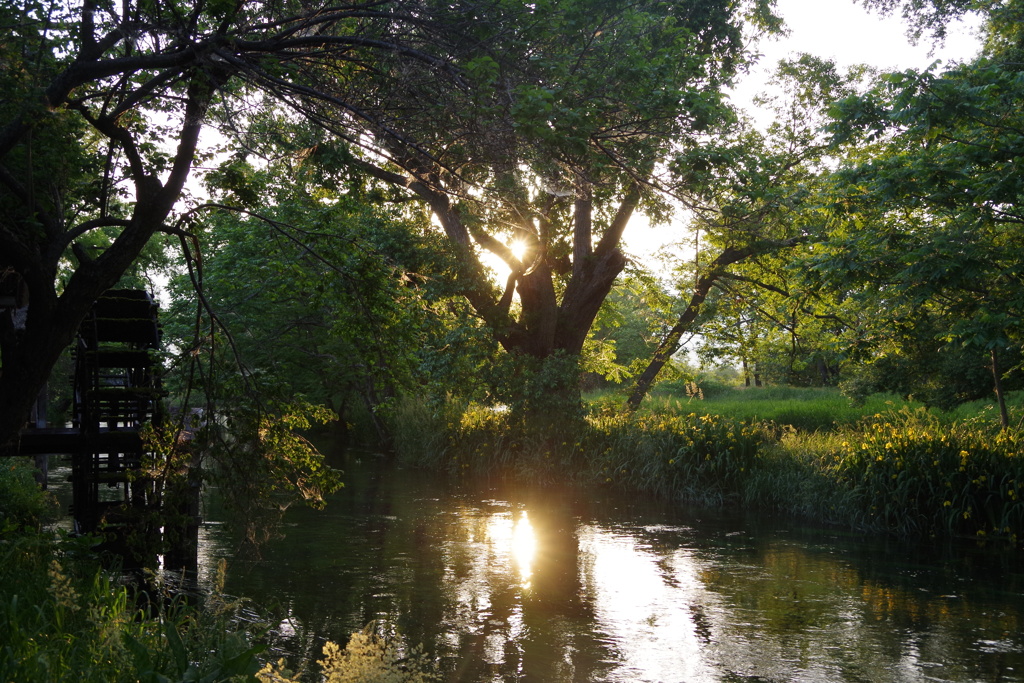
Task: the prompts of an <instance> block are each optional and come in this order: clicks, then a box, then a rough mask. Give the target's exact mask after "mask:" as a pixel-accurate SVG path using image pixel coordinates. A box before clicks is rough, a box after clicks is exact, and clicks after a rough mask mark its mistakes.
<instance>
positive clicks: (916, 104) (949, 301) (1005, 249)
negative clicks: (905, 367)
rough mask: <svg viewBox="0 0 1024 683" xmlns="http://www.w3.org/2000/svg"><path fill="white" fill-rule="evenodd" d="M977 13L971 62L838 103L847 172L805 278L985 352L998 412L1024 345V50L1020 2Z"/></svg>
mask: <svg viewBox="0 0 1024 683" xmlns="http://www.w3.org/2000/svg"><path fill="white" fill-rule="evenodd" d="M978 6H982V7H986V6H987V4H986V3H982V4H981V5H978ZM987 10H988V12H987V23H986V26H987V37H988V40H987V43H986V48H985V51H984V53H983V54H982V55H981V56H980V57H979V58H977V59H976V60H974V61H972V62H970V63H966V64H961V65H954V66H953V67H952V68H950V69H948V70H946V71H944V72H935V71H932V70H929V71H925V72H920V73H918V72H913V71H908V72H904V73H898V74H887V75H885V76H883V77H882V78H880V79H879V80H878V82H877V84H876V85H875V87H874V88H873V89H872V90H871V91H869V92H867V93H865V94H864V95H862V96H857V97H850V98H848V99H845V100H843V101H842V102H840V103H839V104H838V105H837V106H836V108H835V110H834V114H835V116H836V120H835V122H834V124H833V126H832V128H833V132H834V133H835V135H836V144H837V146H838V145H845V146H846V147H845V148H844V149H845V151H846V156H847V162H846V163H845V164H843V167H842V168H840V169H839V170H838V171H837V172H836V173H835V174H834V175H833V177H832V184H833V190H832V191H833V199H832V206H833V215H832V219H831V220H830V221H829V224H828V225H829V231H828V237H827V240H825V241H824V242H823V243H822V245H821V248H820V249H819V250H818V252H817V254H815V255H814V257H813V258H812V259H811V261H810V262H809V265H810V268H809V269H808V271H807V272H808V273H809V274H810V275H813V276H816V277H818V278H819V279H820V280H821V281H822V282H824V283H827V284H828V285H830V286H831V287H832V288H833V289H837V290H840V291H846V292H858V293H860V295H861V296H864V297H865V300H866V304H867V303H870V304H871V305H873V306H874V307H875V309H876V310H879V311H886V310H888V311H890V314H889V317H890V318H891V319H892V323H893V325H894V326H898V325H899V324H900V322H901V318H900V316H899V315H898V314H899V313H900V312H903V313H904V314H905V315H906V317H907V318H908V319H910V320H914V319H915V318H917V317H922V316H923V317H925V318H926V319H927V321H928V325H929V327H931V328H935V326H936V325H938V329H937V330H936V331H935V333H934V336H935V340H934V341H935V342H936V343H941V342H947V343H955V344H960V345H966V346H968V347H974V349H975V350H976V351H980V352H984V354H986V355H987V356H988V363H989V365H990V371H991V372H992V378H993V379H992V381H993V384H994V385H995V390H996V395H997V397H998V398H999V400H1000V403H1002V391H1001V381H1002V378H1003V374H1004V372H1005V370H1006V367H1005V363H1004V358H1003V357H1004V356H1006V357H1012V356H1015V355H1016V354H1018V353H1019V350H1020V349H1021V345H1022V343H1024V326H1022V324H1021V318H1022V314H1024V260H1022V259H1021V256H1020V244H1021V242H1022V239H1024V231H1022V228H1024V208H1022V203H1024V183H1022V177H1024V176H1022V174H1021V168H1020V165H1021V162H1020V160H1021V158H1022V152H1024V135H1022V131H1024V118H1022V116H1021V105H1022V103H1024V87H1022V81H1021V68H1020V64H1021V62H1020V56H1021V54H1022V53H1024V51H1022V46H1024V42H1022V40H1021V32H1020V22H1019V18H1020V15H1021V14H1022V8H1021V7H1020V4H1019V3H1017V2H1007V3H1000V4H992V5H991V6H987ZM1002 421H1003V424H1004V426H1005V425H1006V424H1007V415H1006V412H1005V408H1004V409H1003V411H1002Z"/></svg>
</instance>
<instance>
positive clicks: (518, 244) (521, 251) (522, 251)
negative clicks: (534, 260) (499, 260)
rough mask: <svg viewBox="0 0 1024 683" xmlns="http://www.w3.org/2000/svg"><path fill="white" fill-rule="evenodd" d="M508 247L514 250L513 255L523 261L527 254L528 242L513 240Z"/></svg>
mask: <svg viewBox="0 0 1024 683" xmlns="http://www.w3.org/2000/svg"><path fill="white" fill-rule="evenodd" d="M508 248H509V250H510V251H511V252H512V255H513V256H515V257H516V258H517V259H519V260H520V261H522V260H523V257H524V256H526V242H524V241H523V240H513V241H512V243H511V244H509V245H508Z"/></svg>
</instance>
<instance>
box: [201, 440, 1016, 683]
mask: <svg viewBox="0 0 1024 683" xmlns="http://www.w3.org/2000/svg"><path fill="white" fill-rule="evenodd" d="M343 467H344V469H345V470H346V476H345V481H346V488H345V489H344V490H343V491H342V492H340V493H339V494H337V495H336V496H334V497H333V499H332V500H331V501H330V504H329V505H328V507H327V509H326V510H324V511H321V512H317V511H313V510H308V509H299V508H293V509H291V510H289V511H288V514H287V516H286V526H285V533H286V536H285V537H284V538H283V539H280V540H278V541H274V542H272V543H271V544H270V546H269V547H268V548H266V549H265V551H264V552H263V554H262V557H261V558H259V559H254V558H246V557H241V556H234V549H235V541H234V539H233V537H232V536H231V535H230V534H229V533H228V531H227V529H226V527H225V526H224V525H223V524H221V523H219V521H218V512H217V510H216V506H215V505H214V504H210V505H209V506H208V510H207V524H206V525H205V528H204V530H203V539H202V543H203V549H202V558H201V565H202V566H201V573H202V574H203V578H204V580H207V581H209V580H211V579H210V576H211V574H212V572H213V571H214V570H213V567H214V566H215V565H216V563H217V561H218V560H219V559H220V558H224V557H226V558H227V559H228V565H229V570H228V578H227V586H226V590H227V592H229V593H231V594H234V595H239V596H245V597H248V598H251V599H252V600H253V602H254V603H255V604H256V605H257V606H260V607H271V606H272V605H276V606H277V608H278V609H279V610H280V611H281V613H282V614H284V615H286V616H285V617H284V618H283V620H282V621H281V623H280V624H279V625H278V626H277V628H276V629H275V632H276V634H277V635H276V646H277V648H279V649H280V650H282V651H283V652H284V653H287V654H288V655H289V656H290V657H291V658H292V659H291V662H292V664H293V665H295V664H297V663H300V662H303V661H304V662H309V661H312V660H315V659H317V658H319V657H320V649H321V647H322V645H323V642H324V640H327V639H331V640H335V641H341V642H344V641H345V640H346V639H347V637H348V634H350V633H351V632H353V631H355V630H358V629H360V628H362V627H363V626H364V625H365V624H367V623H368V622H370V621H373V620H380V622H381V623H384V624H387V625H388V626H387V628H388V629H390V630H391V632H393V633H395V634H398V635H399V636H400V637H401V638H403V639H404V640H405V642H407V643H409V644H417V643H422V644H424V645H425V646H426V648H427V650H428V651H429V652H430V653H432V654H433V655H434V656H435V658H436V659H437V660H438V662H439V665H440V667H441V670H442V671H443V673H444V675H445V680H448V681H472V682H478V681H537V682H545V681H551V682H560V681H622V682H626V681H629V682H640V681H650V682H659V683H661V682H676V681H679V682H705V681H707V682H710V681H823V682H825V681H828V682H833V681H1024V628H1022V626H1024V624H1022V614H1024V570H1022V566H1021V564H1020V562H1021V558H1020V557H1019V556H1017V555H1013V554H1006V553H1001V552H999V551H995V550H992V549H983V548H977V547H974V546H965V547H957V548H948V547H946V548H942V549H936V548H934V547H930V546H926V545H916V546H915V545H906V544H897V543H892V542H886V541H884V540H881V539H876V538H870V537H864V536H861V535H853V534H846V533H839V532H836V531H834V530H823V529H813V528H807V527H804V526H800V525H799V524H798V523H794V522H793V521H792V520H772V519H765V518H758V517H755V516H744V515H742V514H735V513H734V514H723V513H719V512H708V511H702V510H696V511H695V510H686V509H679V508H678V506H668V505H665V504H662V503H657V502H654V501H647V500H643V499H642V498H639V497H632V498H629V497H625V498H623V497H616V496H613V495H612V494H610V493H609V492H607V491H601V490H597V491H589V492H580V491H575V492H573V491H559V490H553V489H536V488H524V487H500V486H494V487H487V486H480V487H475V488H471V487H465V486H463V487H458V486H453V485H450V484H449V483H447V482H445V481H443V480H441V479H438V478H434V477H431V476H429V475H424V474H423V473H420V472H408V471H401V470H394V469H387V468H382V467H381V465H380V463H379V461H378V460H377V459H376V458H375V457H374V456H364V457H363V458H362V461H361V462H358V461H357V460H356V459H354V458H353V459H351V460H349V461H348V462H346V463H345V464H344V465H343Z"/></svg>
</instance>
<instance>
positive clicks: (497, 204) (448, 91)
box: [266, 0, 775, 393]
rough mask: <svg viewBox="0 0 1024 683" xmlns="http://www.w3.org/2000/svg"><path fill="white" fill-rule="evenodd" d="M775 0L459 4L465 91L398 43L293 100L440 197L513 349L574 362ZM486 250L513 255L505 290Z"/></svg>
mask: <svg viewBox="0 0 1024 683" xmlns="http://www.w3.org/2000/svg"><path fill="white" fill-rule="evenodd" d="M770 4H771V3H769V2H764V1H760V0H759V1H757V2H751V3H736V2H724V1H717V0H715V1H710V2H695V1H693V2H690V1H688V2H675V3H665V2H660V1H659V2H655V1H649V0H641V1H640V2H633V3H621V2H608V1H603V0H558V1H551V0H548V1H543V2H537V3H531V4H529V5H524V4H523V3H521V2H517V1H513V0H493V1H492V2H488V3H484V4H475V3H463V4H462V5H461V6H462V7H464V8H465V9H466V12H465V14H464V15H462V16H461V17H459V18H458V19H454V20H453V22H454V23H452V24H451V25H446V28H447V29H448V31H449V33H447V34H446V35H452V36H459V42H457V43H455V44H451V45H447V46H446V54H449V55H452V58H453V60H454V64H457V66H458V68H459V74H460V79H461V81H460V82H459V83H458V84H456V83H451V82H449V83H444V84H441V87H438V85H439V84H438V82H437V81H436V79H434V80H432V79H429V78H427V77H426V75H425V72H424V69H423V68H422V67H423V65H422V63H420V64H415V63H413V62H411V61H410V60H409V59H408V58H406V57H405V56H403V55H401V54H398V53H395V54H394V55H393V58H391V59H389V60H387V61H377V62H374V63H373V64H358V63H351V64H350V65H348V66H347V67H346V68H345V69H342V70H331V71H329V72H325V71H323V70H322V69H321V68H320V67H321V65H318V64H309V65H306V67H305V68H306V69H307V70H308V75H309V77H310V78H312V79H326V80H325V81H324V83H325V84H328V83H329V84H330V85H331V86H333V87H334V88H335V89H334V90H330V87H328V86H327V85H325V86H324V87H322V88H320V89H318V90H317V91H316V92H310V93H306V94H302V93H298V94H296V96H295V97H293V98H291V101H292V102H293V104H294V105H295V106H296V107H297V108H298V109H299V111H301V112H302V113H303V114H304V115H305V116H307V117H308V118H310V119H312V120H315V121H317V122H319V123H321V124H322V125H323V126H324V128H326V129H328V130H331V131H333V132H334V133H335V134H336V138H335V143H336V144H338V145H340V146H343V147H344V148H345V149H346V150H347V152H348V153H349V154H350V155H351V162H350V163H351V164H352V165H353V166H354V167H355V168H358V169H359V170H361V171H363V172H365V173H367V174H370V175H371V176H373V177H374V178H376V179H378V180H380V181H383V182H385V183H387V184H389V185H390V186H391V187H393V188H395V190H396V192H397V193H399V194H401V195H405V196H412V197H416V198H418V199H420V200H422V201H424V202H426V203H427V204H429V206H430V208H431V210H432V211H433V214H434V216H435V219H436V222H437V224H438V225H439V226H440V229H441V230H443V231H444V234H445V236H446V238H447V242H448V247H449V249H450V251H451V253H452V254H453V255H454V257H455V258H456V259H457V261H458V262H459V268H458V269H457V271H456V273H455V277H456V280H457V284H458V288H459V291H461V292H462V293H463V295H464V296H465V297H466V298H467V299H468V300H469V302H470V303H471V304H472V306H473V307H474V309H475V311H476V312H477V314H478V315H479V316H480V317H481V318H482V319H483V320H484V321H485V322H486V323H487V325H488V326H489V327H490V329H492V330H493V333H494V335H495V338H496V339H497V340H498V341H499V342H500V343H501V345H502V346H503V347H504V348H505V349H506V350H507V351H509V352H511V353H512V354H517V355H522V356H529V357H533V358H536V359H548V358H551V357H554V356H562V357H568V358H574V357H577V356H578V355H579V354H580V353H581V351H582V350H583V347H584V342H585V340H586V338H587V334H588V332H589V330H590V329H591V326H592V325H593V322H594V319H595V316H596V315H597V312H598V309H599V308H600V306H601V304H602V303H603V302H604V300H605V298H606V296H607V295H608V293H609V291H610V290H611V288H612V285H613V283H614V281H615V279H616V278H617V277H618V276H619V274H620V273H621V272H622V270H623V268H624V266H625V264H626V256H625V255H624V254H623V251H622V249H621V248H620V246H621V241H622V237H623V233H624V231H625V230H626V227H627V224H628V222H629V221H630V219H631V217H632V216H633V214H634V212H635V211H636V210H637V209H638V207H641V206H644V207H645V208H646V209H647V210H648V211H649V213H651V214H652V215H657V214H658V212H659V211H661V210H663V208H664V203H663V198H664V196H665V195H664V194H660V193H669V194H670V193H672V192H674V191H677V190H678V189H679V187H680V183H682V182H683V181H684V178H685V176H686V174H687V171H688V169H687V168H686V161H687V160H688V159H689V157H688V156H687V154H688V153H690V152H692V150H694V149H696V148H700V147H702V146H703V145H704V144H706V142H707V140H708V137H709V133H710V132H711V131H713V130H715V129H716V128H717V127H718V126H720V125H721V124H723V123H725V122H727V121H730V120H731V118H732V113H731V112H730V110H729V108H728V107H727V106H726V103H725V102H724V100H723V98H722V94H721V91H722V88H723V87H724V86H725V85H727V84H728V83H729V82H730V80H731V79H732V77H733V75H734V74H735V73H736V72H737V70H738V69H740V68H742V67H743V65H744V62H745V60H746V59H747V52H746V49H747V47H746V46H747V40H748V38H749V33H745V31H746V30H747V28H748V27H753V28H754V29H755V30H761V29H764V28H771V27H773V26H774V25H775V18H774V17H773V16H772V15H771V14H770V12H769V9H770ZM428 19H430V16H429V15H424V20H425V21H426V20H428ZM441 23H443V22H441ZM428 25H429V26H430V27H436V26H438V25H440V24H439V22H435V21H433V20H432V19H431V20H430V21H429V24H428ZM424 30H426V29H424ZM277 78H278V77H277V76H276V75H274V74H267V75H266V83H267V85H268V87H271V88H273V87H274V85H275V83H276V82H277ZM396 79H397V80H398V81H399V82H400V83H401V84H402V86H401V87H400V88H399V89H398V90H396V89H395V88H394V87H392V86H393V83H394V81H395V80H396ZM325 90H330V93H329V96H327V93H325V92H324V91H325ZM325 144H326V141H325ZM659 195H660V196H661V199H659ZM485 252H490V253H491V254H494V255H497V257H499V258H500V259H502V260H503V261H504V262H505V264H507V266H508V268H509V270H510V274H509V275H508V278H507V280H506V282H505V283H503V286H497V285H495V283H494V281H493V280H492V277H491V275H490V274H489V273H488V271H487V269H486V268H485V266H484V265H483V261H482V260H481V256H482V254H484V253H485ZM516 296H517V297H518V300H516ZM570 393H571V391H570Z"/></svg>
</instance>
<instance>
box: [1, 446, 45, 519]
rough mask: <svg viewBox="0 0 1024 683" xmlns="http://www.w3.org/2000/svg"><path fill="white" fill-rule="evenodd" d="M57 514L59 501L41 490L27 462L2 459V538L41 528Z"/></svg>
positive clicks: (17, 459) (15, 459)
mask: <svg viewBox="0 0 1024 683" xmlns="http://www.w3.org/2000/svg"><path fill="white" fill-rule="evenodd" d="M56 512H57V501H56V499H54V497H53V496H51V495H50V494H48V493H46V492H45V491H43V490H42V489H40V488H39V485H38V484H37V483H36V481H35V478H34V476H33V468H32V465H31V464H29V462H28V460H26V459H22V458H7V459H0V538H4V537H6V536H9V535H10V534H13V533H21V532H24V531H25V530H30V529H38V528H39V526H40V525H41V524H42V523H43V522H46V521H48V520H49V519H51V518H52V517H53V516H54V514H55V513H56Z"/></svg>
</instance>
